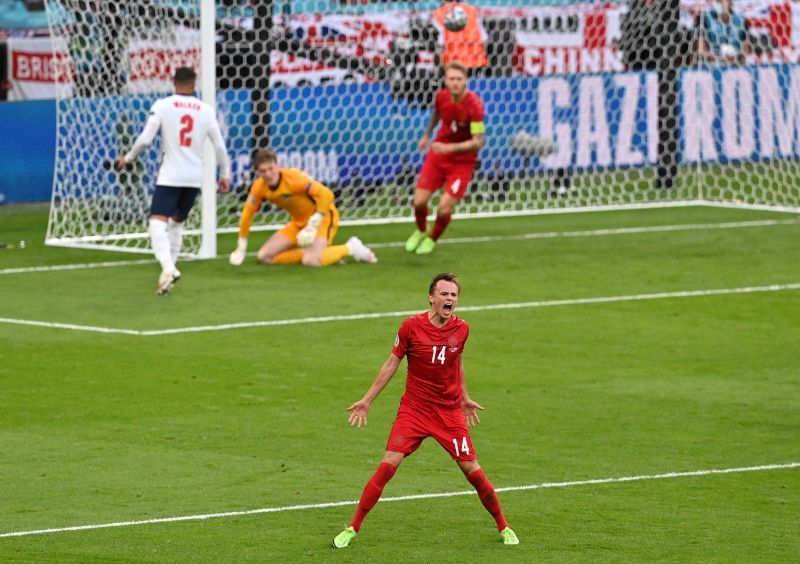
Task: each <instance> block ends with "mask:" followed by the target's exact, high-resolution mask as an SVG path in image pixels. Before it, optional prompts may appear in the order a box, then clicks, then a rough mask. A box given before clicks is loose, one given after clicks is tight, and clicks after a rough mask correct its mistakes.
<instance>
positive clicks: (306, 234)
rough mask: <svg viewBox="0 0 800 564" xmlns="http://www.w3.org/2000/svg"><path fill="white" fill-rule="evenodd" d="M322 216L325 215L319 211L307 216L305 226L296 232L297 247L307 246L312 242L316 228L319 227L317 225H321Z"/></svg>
mask: <svg viewBox="0 0 800 564" xmlns="http://www.w3.org/2000/svg"><path fill="white" fill-rule="evenodd" d="M323 217H325V216H323V215H322V214H321V213H319V212H316V213H315V214H314V215H312V216H311V217H310V218H308V223H306V226H305V227H303V228H302V229H301V230H300V233H298V234H297V246H298V247H308V246H309V245H310V244H311V243H313V242H314V239H315V238H316V237H317V229H319V226H320V225H322V218H323Z"/></svg>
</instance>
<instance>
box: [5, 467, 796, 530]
mask: <svg viewBox="0 0 800 564" xmlns="http://www.w3.org/2000/svg"><path fill="white" fill-rule="evenodd" d="M794 468H800V462H789V463H786V464H763V465H760V466H743V467H739V468H722V469H715V468H712V469H709V470H692V471H688V472H666V473H664V474H642V475H638V476H622V477H614V478H596V479H592V480H572V481H569V482H543V483H541V484H529V485H525V486H510V487H505V488H496V489H495V491H497V492H516V491H526V490H541V489H548V488H569V487H575V486H594V485H602V484H618V483H625V482H640V481H644V480H666V479H671V478H689V477H703V476H714V475H720V474H736V473H742V472H767V471H771V470H789V469H794ZM475 493H476V492H475V490H461V491H455V492H440V493H427V494H416V495H404V496H397V497H385V498H381V500H380V501H381V502H382V503H392V502H397V501H412V500H419V499H435V498H441V497H454V496H462V495H475ZM348 505H358V500H355V501H334V502H327V503H307V504H303V505H284V506H279V507H263V508H260V509H248V510H244V511H225V512H221V513H205V514H199V515H182V516H178V517H160V518H155V519H142V520H138V521H117V522H114V523H98V524H94V525H75V526H72V527H54V528H50V529H36V530H29V531H13V532H9V533H0V538H10V537H23V536H31V535H46V534H53V533H63V532H68V531H88V530H93V529H110V528H114V527H135V526H139V525H155V524H159V523H178V522H181V521H203V520H206V519H220V518H225V517H244V516H248V515H258V514H261V513H279V512H283V511H304V510H309V509H328V508H331V507H342V506H348Z"/></svg>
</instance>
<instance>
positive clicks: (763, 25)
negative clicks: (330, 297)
mask: <svg viewBox="0 0 800 564" xmlns="http://www.w3.org/2000/svg"><path fill="white" fill-rule="evenodd" d="M440 6H441V4H440V3H438V2H427V3H426V2H413V3H412V2H395V3H391V2H388V3H387V2H380V3H375V4H362V3H360V4H357V5H353V4H351V3H346V2H343V3H337V2H327V1H323V0H307V1H300V0H297V1H295V2H292V3H282V2H256V1H252V2H250V1H237V0H226V1H219V2H217V4H216V14H215V15H216V41H215V44H216V54H215V56H216V74H217V75H216V87H217V93H216V99H217V110H218V114H219V119H220V122H221V124H222V128H223V135H224V137H225V139H226V144H227V147H228V151H229V153H230V155H231V159H232V162H233V171H234V179H233V183H232V184H233V190H232V192H231V193H230V194H227V195H220V196H219V197H218V201H217V207H218V210H217V217H218V230H219V231H222V232H224V231H235V229H236V226H237V224H238V217H239V212H240V209H241V206H242V201H243V199H244V197H245V194H246V192H247V190H248V188H249V184H250V182H251V180H252V177H251V175H252V171H251V167H250V159H251V156H252V154H253V152H254V150H256V149H258V148H262V147H266V146H271V147H272V148H274V149H275V150H276V152H277V153H278V156H279V161H280V163H281V165H282V166H285V167H296V168H301V169H303V170H305V171H306V172H307V173H308V174H309V175H310V176H312V177H313V178H315V179H317V180H319V181H320V182H322V183H324V184H326V185H328V186H329V187H331V188H332V189H333V190H334V192H335V194H336V196H337V199H336V203H337V206H338V207H339V209H340V211H341V215H342V218H343V220H344V221H349V222H361V221H363V222H372V221H400V220H409V219H410V218H411V213H410V197H411V194H412V193H413V187H414V185H415V181H416V176H417V174H418V171H419V168H420V166H421V163H422V160H423V158H424V153H422V152H420V150H419V149H418V147H417V145H418V140H419V138H420V136H421V135H422V133H423V131H424V129H425V126H426V124H427V122H428V119H429V117H430V114H431V101H432V99H433V96H434V95H435V93H436V91H437V90H438V89H439V88H441V85H442V82H441V71H440V69H441V65H442V63H443V62H446V61H447V60H448V58H457V59H460V60H467V61H469V62H470V64H471V66H473V67H474V68H472V69H471V75H472V76H471V78H470V88H471V89H472V90H474V91H476V92H477V93H478V94H479V95H480V96H481V97H482V99H483V101H484V105H485V108H486V130H487V137H486V146H485V147H484V148H483V149H482V151H481V153H480V165H479V168H478V170H477V172H476V174H475V177H474V179H473V182H472V184H471V186H470V188H469V192H468V195H467V196H466V198H465V200H464V201H463V202H462V204H460V206H459V208H458V212H459V213H461V214H470V215H492V214H509V213H535V212H537V211H546V210H562V209H563V210H566V209H586V208H588V209H607V208H608V207H626V206H645V205H646V206H652V205H675V204H680V203H686V202H724V203H729V204H731V205H751V206H762V207H765V208H770V209H784V210H785V209H791V210H796V209H798V208H800V189H799V188H798V182H797V180H798V179H797V175H798V169H797V155H798V151H800V101H799V100H800V68H798V66H797V65H796V64H794V60H796V58H797V57H796V47H797V46H796V45H794V44H793V38H794V37H795V36H800V33H795V32H793V30H792V25H793V18H794V15H793V10H794V9H795V7H794V5H793V4H791V3H786V2H778V1H773V0H760V1H751V2H745V1H741V2H734V3H732V4H731V3H728V2H724V3H723V8H722V9H719V8H717V7H716V5H714V6H712V4H711V3H709V2H703V1H699V2H691V1H690V2H683V3H679V2H678V1H677V0H664V1H663V2H661V1H660V2H648V1H646V0H632V1H630V2H621V3H613V2H549V3H546V4H545V5H530V4H529V3H526V4H523V3H522V2H518V1H516V0H506V2H502V1H483V2H479V3H476V6H475V9H474V11H473V12H471V13H472V14H473V16H471V17H470V18H468V22H467V24H466V27H465V28H464V29H463V30H460V31H450V30H449V29H447V27H445V26H444V25H443V24H444V14H445V13H446V11H445V8H447V6H445V8H442V9H441V11H437V10H439V7H440ZM728 8H732V9H728ZM48 13H49V14H50V18H51V31H52V38H53V46H54V50H55V51H56V53H57V55H58V56H57V57H56V58H55V59H54V60H56V61H61V64H63V65H64V69H63V72H61V73H60V76H62V77H63V80H61V82H60V83H59V84H58V89H57V92H58V118H57V119H58V129H57V133H58V138H57V154H56V173H55V179H54V187H53V201H52V207H51V217H50V226H49V229H48V240H49V241H50V242H56V243H58V242H61V243H64V242H67V243H76V242H77V243H80V244H84V245H99V246H101V247H102V246H110V247H112V248H116V249H128V250H145V249H147V244H148V243H147V238H146V236H145V234H146V221H147V215H148V208H149V201H150V197H151V194H152V190H153V186H154V181H155V177H156V173H157V168H158V162H159V151H160V143H159V140H158V138H157V140H156V142H155V143H154V144H153V145H152V146H151V147H150V149H149V150H148V151H146V152H145V153H144V154H142V155H141V157H140V159H139V160H138V161H137V162H136V165H135V167H134V169H133V170H131V171H127V172H123V173H117V172H115V171H113V170H112V169H110V168H109V167H108V163H109V162H110V161H111V160H113V159H114V158H116V156H117V155H119V154H121V153H122V152H123V151H125V150H126V149H127V148H128V147H130V144H131V143H132V141H133V139H134V138H135V136H136V135H137V134H138V133H139V131H141V129H142V128H143V126H144V123H145V121H146V118H147V111H148V108H149V106H150V105H151V104H152V103H153V102H154V101H155V100H156V99H157V98H159V97H161V96H164V95H167V94H169V93H170V92H171V81H170V77H171V75H172V72H173V71H174V69H175V68H176V67H177V66H181V65H190V66H193V67H195V68H197V69H199V59H200V31H199V2H198V1H197V0H185V1H175V0H173V1H166V0H164V1H157V0H137V1H130V2H125V3H117V2H90V1H86V0H60V1H58V2H56V1H53V0H50V1H48ZM798 20H800V18H798ZM448 25H449V24H448ZM798 31H800V30H798ZM471 33H472V34H473V35H470V34H471ZM465 38H468V40H465ZM433 203H434V204H435V201H434V202H433ZM262 211H263V213H261V214H259V215H258V216H257V219H256V228H268V227H272V226H275V225H279V224H282V223H284V222H285V221H286V217H285V216H284V215H283V212H281V211H279V210H273V209H270V208H265V209H264V210H262ZM199 224H200V218H199V210H197V211H195V212H194V213H193V214H192V216H191V217H190V219H189V224H188V229H189V233H190V234H191V233H193V234H194V235H193V236H190V237H189V238H188V239H187V242H186V247H187V250H188V251H189V252H190V253H191V252H193V251H195V250H196V249H197V246H198V244H199V235H197V228H198V226H199Z"/></svg>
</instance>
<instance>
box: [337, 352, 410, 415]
mask: <svg viewBox="0 0 800 564" xmlns="http://www.w3.org/2000/svg"><path fill="white" fill-rule="evenodd" d="M400 360H401V359H399V358H397V357H396V356H394V355H393V354H389V358H387V359H386V362H384V363H383V366H382V367H381V370H380V372H378V376H376V377H375V381H374V382H373V383H372V385H371V386H370V387H369V390H367V393H366V394H364V397H363V398H361V399H360V400H358V401H357V402H355V403H354V404H353V405H351V406H350V407H348V408H347V411H349V412H350V417H349V418H348V420H347V422H348V423H350V426H351V427H359V428H361V426H362V425H363V426H364V427H366V426H367V413H369V406H370V405H371V404H372V400H374V399H375V398H376V397H378V394H380V393H381V392H382V391H383V389H384V388H385V387H386V384H388V383H389V380H391V379H392V376H394V375H395V373H396V372H397V368H398V367H399V366H400Z"/></svg>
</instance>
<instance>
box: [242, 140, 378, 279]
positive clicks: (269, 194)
mask: <svg viewBox="0 0 800 564" xmlns="http://www.w3.org/2000/svg"><path fill="white" fill-rule="evenodd" d="M253 165H254V167H255V170H256V173H257V175H258V177H257V178H256V180H255V181H254V182H253V185H252V186H251V187H250V194H249V195H248V196H247V202H246V203H245V205H244V209H243V210H242V217H241V219H240V220H239V241H238V243H237V245H236V249H235V250H234V251H233V252H232V253H231V256H230V259H229V261H230V263H231V264H232V265H234V266H239V265H241V264H242V262H244V257H245V254H246V253H247V238H248V236H249V235H250V227H251V226H252V225H253V216H255V214H256V212H257V211H258V209H259V208H260V207H261V203H262V202H263V201H264V200H268V201H269V202H270V203H272V204H273V205H275V206H278V207H279V208H282V209H284V210H286V211H287V212H289V215H290V216H291V221H290V222H289V223H288V224H287V225H285V226H284V227H283V228H281V229H280V230H279V231H277V232H276V233H274V234H273V235H272V237H270V238H269V239H267V242H266V243H264V245H263V246H262V247H261V248H260V249H259V251H258V262H260V263H263V264H292V263H297V262H300V263H302V264H303V266H328V265H331V264H335V263H337V262H339V261H340V260H342V259H343V258H344V257H346V256H352V257H353V258H354V259H356V260H357V261H363V262H368V263H376V262H378V259H377V258H376V257H375V254H374V253H373V252H372V251H371V250H370V249H369V248H368V247H367V246H366V245H364V243H362V242H361V240H360V239H359V238H358V237H350V238H349V239H348V240H347V243H345V244H344V245H333V246H331V243H333V238H334V237H335V236H336V231H337V230H338V228H339V211H338V210H337V209H336V206H335V205H334V203H333V199H334V195H333V192H332V191H331V189H330V188H328V187H327V186H324V185H323V184H320V183H319V182H317V181H316V180H312V179H311V178H309V177H308V176H307V175H306V174H305V173H304V172H303V171H302V170H298V169H296V168H280V167H279V166H278V159H277V157H276V155H275V152H274V151H272V150H270V149H263V150H261V151H258V152H257V153H256V156H255V159H254V160H253Z"/></svg>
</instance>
